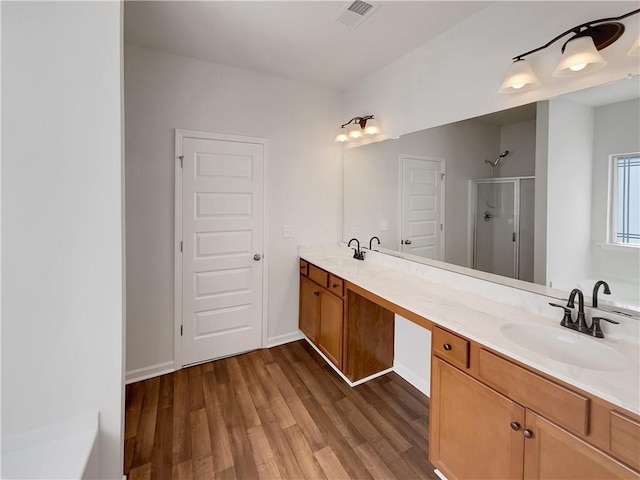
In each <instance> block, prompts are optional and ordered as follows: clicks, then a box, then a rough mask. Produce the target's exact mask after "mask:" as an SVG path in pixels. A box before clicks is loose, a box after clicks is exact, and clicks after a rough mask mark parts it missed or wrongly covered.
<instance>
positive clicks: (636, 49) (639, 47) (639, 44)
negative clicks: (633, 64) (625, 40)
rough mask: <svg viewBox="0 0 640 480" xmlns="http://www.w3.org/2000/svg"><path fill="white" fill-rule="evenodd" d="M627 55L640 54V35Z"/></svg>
mask: <svg viewBox="0 0 640 480" xmlns="http://www.w3.org/2000/svg"><path fill="white" fill-rule="evenodd" d="M627 55H629V56H630V57H637V56H639V55H640V35H638V38H637V39H636V41H635V42H633V45H631V49H630V50H629V52H628V53H627Z"/></svg>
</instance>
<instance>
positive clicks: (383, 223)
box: [380, 220, 389, 232]
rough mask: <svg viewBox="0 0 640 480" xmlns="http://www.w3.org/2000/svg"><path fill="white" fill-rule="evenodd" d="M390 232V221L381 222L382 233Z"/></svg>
mask: <svg viewBox="0 0 640 480" xmlns="http://www.w3.org/2000/svg"><path fill="white" fill-rule="evenodd" d="M387 230H389V220H380V231H381V232H386V231H387Z"/></svg>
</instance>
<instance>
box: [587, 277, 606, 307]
mask: <svg viewBox="0 0 640 480" xmlns="http://www.w3.org/2000/svg"><path fill="white" fill-rule="evenodd" d="M601 285H603V286H604V291H603V292H602V293H604V294H605V295H611V290H609V284H608V283H607V282H605V281H604V280H598V281H597V282H596V284H595V285H594V286H593V296H592V297H591V301H592V304H591V305H593V308H598V289H599V288H600V286H601Z"/></svg>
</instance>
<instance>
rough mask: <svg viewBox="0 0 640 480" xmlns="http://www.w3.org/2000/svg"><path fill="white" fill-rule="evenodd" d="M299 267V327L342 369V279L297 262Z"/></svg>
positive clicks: (303, 262)
mask: <svg viewBox="0 0 640 480" xmlns="http://www.w3.org/2000/svg"><path fill="white" fill-rule="evenodd" d="M300 265H301V266H300V318H299V328H300V330H302V332H303V333H304V334H305V335H306V336H307V338H308V339H309V340H311V341H312V342H313V343H314V344H315V345H316V346H317V347H318V348H319V349H320V351H321V352H322V353H324V354H325V355H326V356H327V358H328V359H329V360H330V361H331V362H332V363H333V364H334V365H335V366H336V367H338V368H339V369H342V363H343V354H342V352H343V339H344V300H343V298H342V295H343V289H342V279H339V278H338V277H335V276H333V275H331V274H329V273H328V272H326V271H324V270H322V269H320V268H318V267H316V266H315V265H311V264H308V263H307V262H305V261H304V260H301V261H300ZM330 277H331V278H330ZM338 285H339V287H340V288H338Z"/></svg>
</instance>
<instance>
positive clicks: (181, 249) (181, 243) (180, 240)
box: [180, 240, 182, 253]
mask: <svg viewBox="0 0 640 480" xmlns="http://www.w3.org/2000/svg"><path fill="white" fill-rule="evenodd" d="M180 252H181V253H182V240H180Z"/></svg>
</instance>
